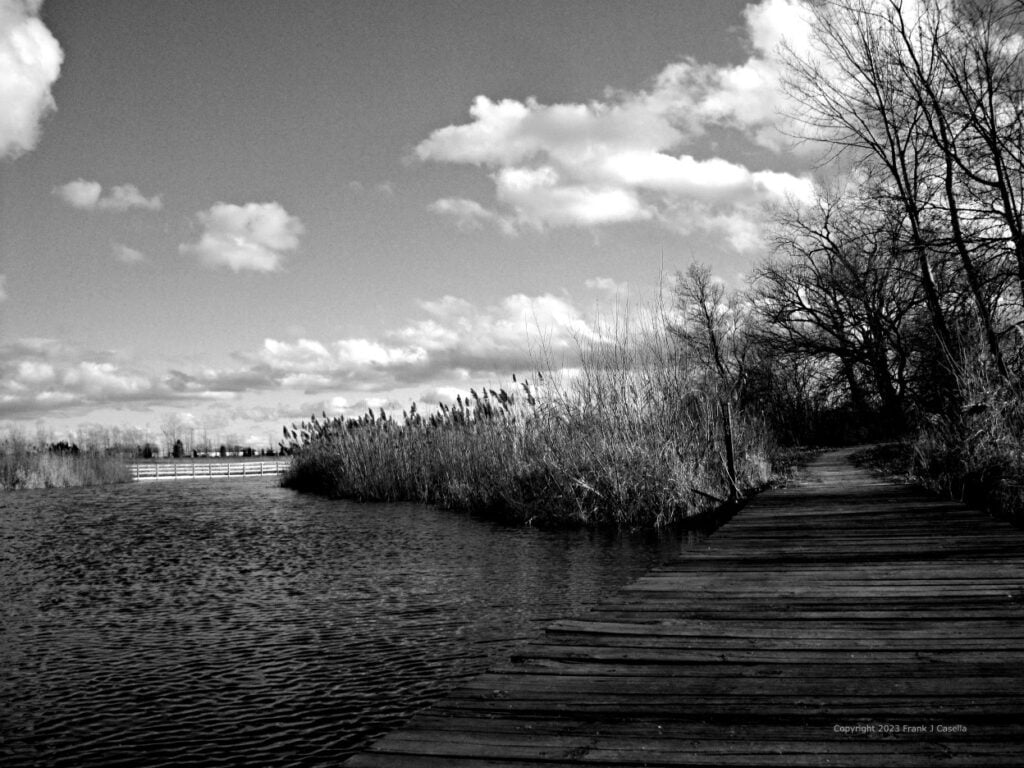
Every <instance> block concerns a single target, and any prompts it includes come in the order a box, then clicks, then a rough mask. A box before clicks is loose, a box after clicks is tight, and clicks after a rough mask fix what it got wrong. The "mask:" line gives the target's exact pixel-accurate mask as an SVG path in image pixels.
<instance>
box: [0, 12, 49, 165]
mask: <svg viewBox="0 0 1024 768" xmlns="http://www.w3.org/2000/svg"><path fill="white" fill-rule="evenodd" d="M40 5H41V3H39V2H24V1H23V0H0V104H3V108H2V109H0V158H3V157H16V156H18V155H20V154H22V153H24V152H28V151H29V150H31V149H33V148H35V145H36V142H37V141H38V140H39V123H40V121H41V120H42V119H43V117H44V116H45V115H46V114H47V113H48V112H52V111H53V110H54V109H56V103H55V102H54V100H53V93H52V92H51V90H50V89H51V87H52V86H53V84H54V83H55V82H56V81H57V78H58V77H59V76H60V67H61V64H62V63H63V62H64V52H63V51H62V50H61V47H60V43H58V42H57V40H56V38H55V37H54V36H53V34H52V33H51V32H50V30H49V29H47V28H46V25H45V24H43V22H42V21H40V20H39V18H38V13H39V6H40Z"/></svg>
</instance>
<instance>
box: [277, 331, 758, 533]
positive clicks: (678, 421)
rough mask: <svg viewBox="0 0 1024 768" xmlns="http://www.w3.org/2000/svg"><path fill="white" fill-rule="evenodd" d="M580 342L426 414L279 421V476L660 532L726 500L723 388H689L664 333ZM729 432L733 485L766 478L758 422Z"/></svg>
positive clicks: (371, 494)
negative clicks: (559, 365) (530, 377)
mask: <svg viewBox="0 0 1024 768" xmlns="http://www.w3.org/2000/svg"><path fill="white" fill-rule="evenodd" d="M577 347H578V349H577V352H578V358H579V365H578V367H574V368H573V369H571V370H563V371H562V372H561V373H560V374H558V375H553V374H552V373H549V374H548V376H547V377H544V376H543V374H538V376H537V378H536V379H535V380H534V381H533V382H531V381H518V382H516V381H515V380H514V379H515V377H513V384H512V385H510V386H509V387H508V389H505V388H502V389H499V390H493V389H484V390H481V391H480V392H479V393H478V392H477V391H475V390H471V392H470V395H469V397H467V398H462V397H459V398H458V399H457V400H456V402H455V403H454V404H453V405H451V406H448V405H442V406H441V407H440V409H439V410H438V411H437V412H435V413H432V414H430V415H427V416H424V415H421V414H420V413H417V412H416V410H415V408H414V409H413V410H412V411H411V412H409V413H404V414H403V417H402V419H401V420H400V421H396V420H394V419H393V418H391V417H389V416H388V415H386V414H384V413H383V412H381V413H380V414H374V413H372V412H370V413H369V414H367V415H365V416H363V417H361V418H360V419H348V420H344V419H341V418H335V419H327V418H326V416H325V417H324V418H323V419H322V420H321V419H317V418H315V417H314V418H313V419H311V420H310V421H309V422H303V423H302V424H301V425H293V426H292V428H291V429H290V430H289V429H288V428H287V427H286V428H285V435H286V438H287V440H288V441H289V442H290V443H293V445H294V448H295V449H296V456H295V458H294V459H293V461H292V465H291V468H290V470H289V471H288V473H287V474H286V475H285V477H284V479H283V483H284V484H285V485H286V486H289V487H292V488H296V489H299V490H304V491H310V492H315V493H320V494H324V495H328V496H332V497H339V498H349V499H357V500H363V501H418V502H423V503H428V504H436V505H439V506H442V507H446V508H450V509H460V510H474V511H478V512H482V513H486V514H489V515H491V516H493V517H497V518H500V519H503V520H507V521H511V522H517V523H529V524H534V525H541V526H570V525H617V526H626V527H661V526H666V525H670V524H672V523H675V522H677V521H679V520H682V519H684V518H687V517H690V516H692V515H695V514H697V513H699V512H702V511H705V510H707V509H709V508H710V507H714V506H716V505H717V504H718V503H720V502H721V501H722V500H724V499H726V498H727V497H728V496H729V491H730V488H731V483H732V481H733V479H732V478H730V477H729V476H728V473H727V471H726V461H725V455H726V452H725V446H724V443H723V429H722V425H723V413H722V402H723V400H722V397H721V396H720V394H719V393H717V392H715V391H712V390H711V389H709V388H708V387H705V386H703V385H698V384H697V383H696V381H697V380H698V379H697V377H695V376H694V375H693V372H692V371H691V370H690V369H689V368H688V366H687V365H686V361H684V360H680V359H678V355H677V353H676V350H675V347H674V346H673V345H672V343H671V341H670V339H669V338H668V336H667V334H666V333H665V332H664V331H661V330H659V329H658V327H657V326H655V325H652V326H650V327H649V328H646V329H644V328H641V329H637V328H627V327H616V328H613V329H612V330H611V332H610V333H605V334H602V335H600V336H590V337H581V338H579V339H578V340H577ZM549 362H550V361H549ZM547 367H548V369H549V371H551V370H554V369H555V366H554V365H548V366H547ZM733 433H734V441H735V444H736V454H737V472H736V474H737V477H736V478H735V482H736V483H737V485H739V486H741V487H745V488H753V487H756V486H760V485H763V484H764V483H765V482H767V480H768V479H769V474H770V471H771V463H770V454H771V451H772V447H773V446H772V445H771V442H770V440H769V439H768V438H767V437H766V433H765V430H763V429H762V428H761V426H760V425H759V423H758V422H757V421H756V419H753V418H751V417H749V416H748V415H746V414H743V413H739V414H737V415H736V418H735V421H734V425H733Z"/></svg>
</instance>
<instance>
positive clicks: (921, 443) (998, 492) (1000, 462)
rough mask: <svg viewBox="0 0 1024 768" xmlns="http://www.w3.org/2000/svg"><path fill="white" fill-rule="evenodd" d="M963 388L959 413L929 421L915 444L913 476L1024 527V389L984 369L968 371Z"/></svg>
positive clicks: (962, 381) (963, 377)
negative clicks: (993, 376)
mask: <svg viewBox="0 0 1024 768" xmlns="http://www.w3.org/2000/svg"><path fill="white" fill-rule="evenodd" d="M960 384H961V388H962V393H963V396H964V406H963V407H962V409H961V410H960V412H959V413H952V414H949V413H947V414H943V415H941V416H939V415H933V416H930V417H928V418H927V420H926V421H925V423H924V424H923V425H922V427H921V429H920V430H919V433H918V435H917V437H916V439H915V440H914V441H913V442H912V443H911V448H912V450H913V475H914V477H915V478H917V479H919V480H920V481H921V482H922V483H924V484H925V485H927V486H928V487H930V488H932V489H933V490H936V491H938V492H940V493H945V494H948V495H950V496H952V497H953V498H956V499H959V500H962V501H964V502H966V503H967V504H970V505H971V506H975V507H979V508H981V509H984V510H986V511H988V512H990V513H992V514H994V515H996V516H998V517H1004V518H1008V519H1010V520H1011V521H1013V522H1014V523H1015V524H1016V525H1024V391H1022V389H1021V387H1020V386H1019V385H1017V384H1013V383H1009V382H1007V381H997V380H995V379H993V378H992V377H990V376H986V375H985V373H984V372H983V371H973V372H970V373H964V374H963V376H962V378H961V382H960Z"/></svg>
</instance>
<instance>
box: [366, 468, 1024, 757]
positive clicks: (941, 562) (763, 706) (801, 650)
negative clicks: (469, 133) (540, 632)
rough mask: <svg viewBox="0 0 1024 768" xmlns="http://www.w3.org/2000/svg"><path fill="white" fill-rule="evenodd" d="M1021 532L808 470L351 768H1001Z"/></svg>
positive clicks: (840, 473)
mask: <svg viewBox="0 0 1024 768" xmlns="http://www.w3.org/2000/svg"><path fill="white" fill-rule="evenodd" d="M1022 663H1024V532H1021V531H1018V530H1015V529H1013V528H1011V527H1010V526H1009V525H1008V524H1005V523H1001V522H998V521H995V520H992V519H989V518H987V517H985V516H984V515H982V514H981V513H979V512H976V511H973V510H969V509H967V508H965V507H963V506H962V505H959V504H956V503H952V502H946V501H941V500H939V499H936V498H934V497H930V496H926V495H924V494H923V493H922V492H920V491H918V490H915V489H913V488H909V487H905V486H901V485H895V484H891V483H886V482H882V481H880V480H878V479H876V478H874V477H872V476H871V475H870V474H868V473H867V472H865V471H864V470H860V469H856V468H854V467H853V466H852V465H850V464H849V462H848V461H847V452H836V453H831V454H828V455H826V456H824V457H822V458H821V459H819V460H818V461H817V462H815V463H814V464H813V465H812V466H811V467H810V468H808V470H807V472H806V477H805V479H804V481H803V482H801V483H800V484H797V485H794V486H793V487H790V488H786V489H781V490H775V491H771V492H768V493H765V494H763V495H762V496H761V497H759V498H758V499H757V500H756V501H755V502H754V503H753V504H751V505H750V506H748V507H747V508H746V509H744V510H743V511H741V512H740V513H739V514H738V515H737V516H736V517H735V518H734V519H733V520H732V521H731V522H729V523H728V524H727V525H726V526H725V527H724V528H723V529H722V530H721V531H719V532H718V533H717V534H715V535H714V536H713V537H712V538H711V539H710V540H709V541H707V542H706V543H705V544H704V545H702V547H701V549H700V550H699V551H697V552H693V553H690V554H688V555H686V556H685V557H683V558H681V559H680V560H679V561H677V562H675V563H673V564H672V565H669V566H666V567H663V568H660V569H658V570H656V571H654V572H652V573H651V574H650V575H648V576H646V577H644V578H642V579H640V580H639V581H637V582H635V583H634V584H633V585H631V586H630V587H628V588H626V589H624V590H623V591H622V592H620V593H619V594H618V595H616V596H614V597H613V598H611V599H609V600H608V601H607V602H605V603H603V604H601V605H600V606H598V607H597V608H595V609H594V610H592V611H591V612H589V613H588V614H586V615H585V616H584V617H583V618H580V619H576V620H572V621H561V622H557V623H555V624H554V625H552V626H551V627H549V628H548V629H547V631H546V634H545V636H544V637H542V638H541V639H539V640H537V641H536V642H534V643H532V644H531V645H529V646H527V647H526V648H525V649H524V651H523V653H522V654H521V657H519V658H517V659H515V660H513V662H512V663H510V664H508V665H507V666H505V667H503V668H501V669H496V670H494V671H492V672H490V673H488V674H486V675H482V676H480V677H478V678H476V679H474V680H473V681H471V682H470V683H469V684H467V685H465V686H464V687H462V688H461V689H459V690H457V691H455V692H454V693H453V694H451V695H450V696H449V697H448V698H447V699H445V700H444V701H442V702H440V703H439V704H437V705H436V706H434V707H432V708H431V709H429V710H427V711H426V712H424V713H422V714H420V715H419V716H417V717H416V718H414V719H413V720H412V721H411V722H410V723H409V724H408V725H407V726H406V727H405V728H404V729H402V730H400V731H397V732H395V733H392V734H390V735H388V736H386V737H385V738H383V739H381V740H380V741H378V742H377V743H376V744H374V745H373V746H372V748H371V749H370V750H369V751H368V752H366V753H364V754H362V755H357V756H355V757H353V758H352V759H351V760H350V761H349V763H348V765H351V766H455V767H456V768H470V767H471V766H472V767H474V768H475V767H477V766H481V767H482V766H495V767H496V766H512V765H516V766H524V765H565V764H567V763H569V764H572V763H580V764H594V765H652V766H656V765H691V766H697V765H734V766H737V765H773V766H797V765H831V766H933V765H949V766H996V765H1000V766H1017V765H1019V764H1020V760H1021V755H1022V754H1024V667H1022Z"/></svg>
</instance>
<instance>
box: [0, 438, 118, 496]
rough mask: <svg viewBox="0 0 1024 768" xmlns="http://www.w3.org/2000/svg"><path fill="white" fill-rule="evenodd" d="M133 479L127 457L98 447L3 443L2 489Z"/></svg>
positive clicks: (0, 457)
mask: <svg viewBox="0 0 1024 768" xmlns="http://www.w3.org/2000/svg"><path fill="white" fill-rule="evenodd" d="M130 481H131V473H130V472H129V470H128V467H127V466H126V465H125V463H124V462H123V461H121V460H120V459H119V458H117V457H114V456H107V455H105V454H102V453H99V452H97V451H81V452H78V453H71V452H51V451H48V450H46V449H45V448H44V449H36V448H34V447H31V446H29V445H27V444H25V443H23V442H21V441H17V440H6V441H4V442H3V443H0V489H2V490H5V491H13V490H23V489H29V488H72V487H76V486H84V485H104V484H107V483H126V482H130Z"/></svg>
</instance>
